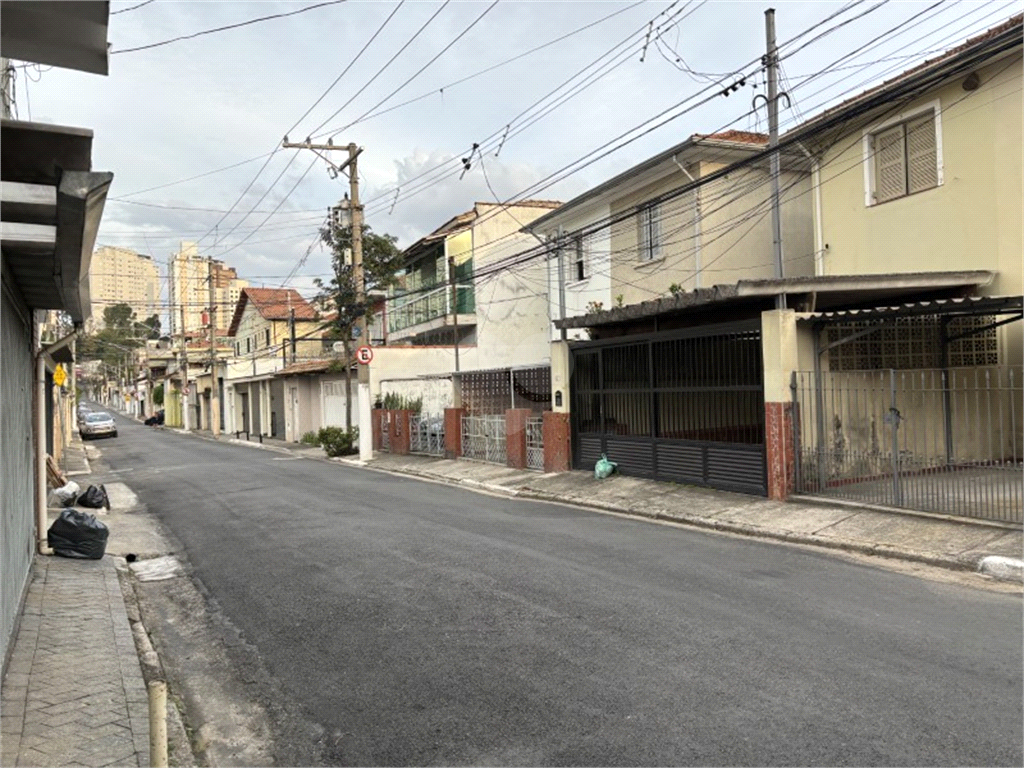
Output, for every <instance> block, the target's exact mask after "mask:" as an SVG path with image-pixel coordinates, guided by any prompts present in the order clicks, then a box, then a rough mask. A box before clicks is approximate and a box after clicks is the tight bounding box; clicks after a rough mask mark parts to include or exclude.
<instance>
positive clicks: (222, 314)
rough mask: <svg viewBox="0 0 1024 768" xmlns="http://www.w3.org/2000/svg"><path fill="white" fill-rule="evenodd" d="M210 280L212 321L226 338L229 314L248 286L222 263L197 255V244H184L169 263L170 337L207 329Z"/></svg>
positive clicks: (219, 333)
mask: <svg viewBox="0 0 1024 768" xmlns="http://www.w3.org/2000/svg"><path fill="white" fill-rule="evenodd" d="M211 276H212V278H213V290H214V304H215V306H216V317H215V318H214V319H215V322H216V324H217V328H218V335H222V336H223V335H226V331H225V330H224V329H226V328H227V327H228V324H229V323H230V322H231V315H232V313H233V312H234V310H235V307H236V305H237V304H238V299H239V298H240V297H241V294H242V289H243V288H245V287H247V286H248V285H249V283H248V281H247V280H242V279H240V278H239V277H238V273H237V272H236V271H235V269H234V267H229V266H227V265H226V264H225V263H224V262H223V261H219V260H217V259H212V260H211V259H210V258H208V257H206V256H201V255H200V254H199V247H198V246H197V245H196V243H191V242H183V243H182V244H181V248H180V249H179V251H178V253H176V254H174V256H173V257H172V258H171V262H170V292H171V295H170V297H169V299H170V302H169V303H170V305H171V307H172V310H173V311H172V312H171V316H170V321H171V322H170V328H171V333H172V334H173V335H179V334H181V333H183V332H184V333H186V334H191V333H199V332H200V331H202V329H204V328H207V327H209V321H208V320H207V319H206V317H205V315H206V312H207V311H208V309H209V306H210V293H209V291H210V289H209V283H208V282H207V281H208V280H209V279H210V277H211Z"/></svg>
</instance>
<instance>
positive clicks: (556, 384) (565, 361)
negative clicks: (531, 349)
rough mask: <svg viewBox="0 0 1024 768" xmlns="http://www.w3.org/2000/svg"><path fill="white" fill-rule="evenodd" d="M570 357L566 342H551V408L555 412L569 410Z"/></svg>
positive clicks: (566, 411)
mask: <svg viewBox="0 0 1024 768" xmlns="http://www.w3.org/2000/svg"><path fill="white" fill-rule="evenodd" d="M571 359H572V358H571V357H570V355H569V344H568V342H565V341H553V342H551V410H553V411H554V412H555V413H568V412H569V382H570V378H571V376H572V369H571V366H570V361H571Z"/></svg>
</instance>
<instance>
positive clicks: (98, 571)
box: [0, 557, 149, 768]
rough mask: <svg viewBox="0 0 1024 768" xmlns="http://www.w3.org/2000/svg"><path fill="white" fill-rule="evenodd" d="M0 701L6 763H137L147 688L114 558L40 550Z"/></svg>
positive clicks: (145, 733) (145, 753) (142, 753)
mask: <svg viewBox="0 0 1024 768" xmlns="http://www.w3.org/2000/svg"><path fill="white" fill-rule="evenodd" d="M31 579H32V580H31V583H30V585H29V590H28V595H27V597H26V600H25V610H24V614H23V615H22V619H21V626H20V628H19V630H18V635H17V638H16V639H15V642H14V649H13V652H12V655H11V661H10V665H9V667H8V672H7V675H6V677H5V678H4V680H3V689H2V700H0V720H2V724H0V739H2V758H3V759H2V764H3V765H4V766H91V767H93V768H99V766H107V765H133V766H143V765H147V764H148V762H149V720H148V717H149V713H148V707H147V698H146V687H145V683H144V682H143V679H142V672H141V670H140V668H139V660H138V656H137V654H136V650H135V643H134V640H133V638H132V631H131V627H130V625H129V623H128V615H127V613H126V610H125V605H124V599H123V597H122V594H121V588H120V585H119V583H118V578H117V572H116V571H115V568H114V562H113V561H112V560H111V559H110V558H109V557H105V558H103V559H102V560H74V559H66V558H61V557H37V558H36V562H35V565H34V566H33V572H32V577H31Z"/></svg>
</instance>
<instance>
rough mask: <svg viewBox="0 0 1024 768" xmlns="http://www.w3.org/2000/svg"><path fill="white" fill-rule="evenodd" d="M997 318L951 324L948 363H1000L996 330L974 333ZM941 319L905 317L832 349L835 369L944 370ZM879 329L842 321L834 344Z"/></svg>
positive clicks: (832, 336)
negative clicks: (874, 329)
mask: <svg viewBox="0 0 1024 768" xmlns="http://www.w3.org/2000/svg"><path fill="white" fill-rule="evenodd" d="M993 322H995V321H994V319H993V318H992V317H991V316H977V317H957V318H954V319H953V320H951V321H950V322H949V325H948V328H947V334H948V336H949V337H950V338H952V339H955V340H954V341H951V342H949V349H948V354H949V357H948V360H949V366H950V367H951V368H965V367H973V366H983V365H998V364H999V340H998V337H997V335H996V329H995V328H986V329H985V330H983V331H979V332H977V333H972V334H971V335H969V336H964V337H963V338H959V339H957V338H956V337H957V336H962V335H963V334H966V333H970V332H971V331H975V330H978V329H981V328H985V326H987V325H990V324H992V323H993ZM940 323H941V320H940V318H939V317H936V316H935V315H923V316H919V317H901V318H897V319H896V321H895V322H891V323H889V324H887V325H886V326H884V327H882V328H879V329H878V330H876V331H875V332H874V333H871V334H868V335H866V336H861V337H860V338H857V339H854V340H853V341H848V342H846V343H845V344H841V345H839V346H838V347H834V348H833V349H831V350H829V368H830V369H831V370H833V371H865V370H879V369H886V368H894V369H897V370H915V369H923V368H939V367H941V366H942V331H941V325H940ZM872 325H874V323H873V322H871V321H859V322H850V323H841V324H838V325H832V326H829V327H828V333H827V337H828V342H829V343H830V344H831V343H835V342H837V341H839V340H840V339H843V338H845V337H847V336H850V335H852V334H854V333H857V332H858V331H863V330H866V329H867V328H870V327H871V326H872Z"/></svg>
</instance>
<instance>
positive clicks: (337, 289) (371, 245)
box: [316, 224, 402, 427]
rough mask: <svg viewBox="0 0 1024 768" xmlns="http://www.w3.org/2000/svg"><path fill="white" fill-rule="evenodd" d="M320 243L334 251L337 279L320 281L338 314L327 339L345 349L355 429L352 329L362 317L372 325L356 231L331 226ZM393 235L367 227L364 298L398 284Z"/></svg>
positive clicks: (348, 405) (348, 412) (348, 422)
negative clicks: (356, 262)
mask: <svg viewBox="0 0 1024 768" xmlns="http://www.w3.org/2000/svg"><path fill="white" fill-rule="evenodd" d="M320 239H321V240H322V241H323V243H324V244H325V245H326V246H327V247H328V248H330V249H331V263H332V266H333V268H334V277H332V278H331V279H330V281H329V282H326V283H325V282H324V281H323V280H319V279H318V280H317V281H316V284H317V286H318V287H319V288H320V289H321V291H322V293H321V296H320V297H321V298H328V299H330V301H331V303H332V304H333V305H334V308H335V310H336V311H337V313H338V314H337V317H336V318H335V319H334V320H333V322H332V324H331V329H330V332H329V333H328V334H327V338H329V339H331V338H333V339H335V340H338V341H341V342H342V344H344V347H345V426H346V427H351V426H352V329H353V328H355V327H356V324H357V323H358V321H359V318H360V317H363V316H365V317H366V321H367V324H368V323H369V321H370V317H371V314H370V310H369V307H368V306H367V303H366V301H365V299H364V301H362V302H360V301H359V291H358V289H357V284H356V276H355V269H354V267H353V266H352V264H351V261H352V259H351V256H350V254H351V253H352V228H351V227H347V226H344V227H343V226H335V225H331V226H327V227H324V228H323V229H321V230H320ZM397 242H398V238H397V237H394V236H393V235H378V234H376V233H375V232H373V231H371V229H370V227H368V226H366V225H365V224H364V225H363V285H364V296H365V294H366V293H368V292H369V291H370V290H374V289H376V290H380V291H383V290H387V289H388V288H390V287H391V286H392V285H394V283H395V278H396V276H397V274H398V270H399V269H401V267H402V252H401V251H400V250H399V249H398V246H397V245H396V243H397Z"/></svg>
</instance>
